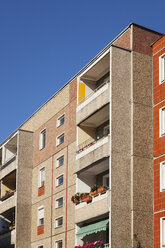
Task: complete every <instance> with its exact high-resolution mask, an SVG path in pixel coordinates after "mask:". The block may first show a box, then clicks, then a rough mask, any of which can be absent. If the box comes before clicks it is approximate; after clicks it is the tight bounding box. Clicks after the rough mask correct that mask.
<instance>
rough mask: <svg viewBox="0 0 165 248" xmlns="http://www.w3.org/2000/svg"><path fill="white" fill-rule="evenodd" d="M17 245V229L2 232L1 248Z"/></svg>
mask: <svg viewBox="0 0 165 248" xmlns="http://www.w3.org/2000/svg"><path fill="white" fill-rule="evenodd" d="M14 244H15V229H13V230H3V231H0V247H8V246H10V245H14Z"/></svg>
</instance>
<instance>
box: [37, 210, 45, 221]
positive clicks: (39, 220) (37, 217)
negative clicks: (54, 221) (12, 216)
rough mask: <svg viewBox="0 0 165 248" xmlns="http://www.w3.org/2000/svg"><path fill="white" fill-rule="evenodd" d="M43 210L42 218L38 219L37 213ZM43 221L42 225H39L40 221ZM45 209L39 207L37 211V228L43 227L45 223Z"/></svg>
mask: <svg viewBox="0 0 165 248" xmlns="http://www.w3.org/2000/svg"><path fill="white" fill-rule="evenodd" d="M42 209H43V218H39V211H40V210H42ZM41 219H43V224H40V220H41ZM44 220H45V208H44V206H40V207H38V209H37V226H44V223H45V221H44Z"/></svg>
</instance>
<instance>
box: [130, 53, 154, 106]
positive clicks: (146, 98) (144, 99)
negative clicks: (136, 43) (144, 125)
mask: <svg viewBox="0 0 165 248" xmlns="http://www.w3.org/2000/svg"><path fill="white" fill-rule="evenodd" d="M133 100H134V102H138V103H141V104H146V105H150V106H152V57H151V56H147V55H144V54H141V53H136V52H133Z"/></svg>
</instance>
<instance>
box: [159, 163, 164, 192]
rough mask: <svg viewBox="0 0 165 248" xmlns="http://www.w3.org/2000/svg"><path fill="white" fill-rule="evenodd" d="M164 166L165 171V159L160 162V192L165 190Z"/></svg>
mask: <svg viewBox="0 0 165 248" xmlns="http://www.w3.org/2000/svg"><path fill="white" fill-rule="evenodd" d="M163 167H164V172H165V161H163V162H161V163H160V192H162V191H165V185H164V186H163V181H164V180H165V173H164V180H163Z"/></svg>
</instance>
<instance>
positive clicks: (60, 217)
mask: <svg viewBox="0 0 165 248" xmlns="http://www.w3.org/2000/svg"><path fill="white" fill-rule="evenodd" d="M59 219H62V225H60V226H57V222H58V220H59ZM63 224H64V217H63V215H62V216H59V217H58V218H56V219H55V228H59V227H62V226H63Z"/></svg>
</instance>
